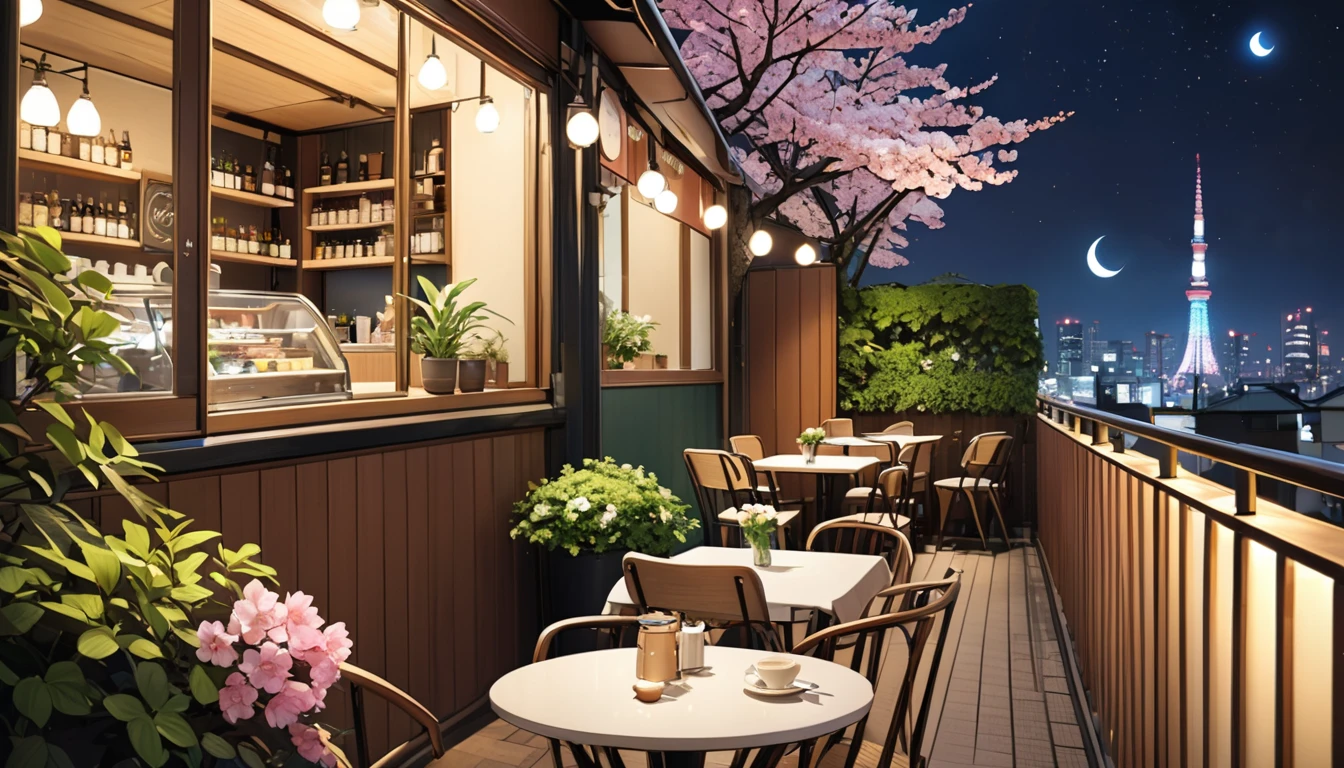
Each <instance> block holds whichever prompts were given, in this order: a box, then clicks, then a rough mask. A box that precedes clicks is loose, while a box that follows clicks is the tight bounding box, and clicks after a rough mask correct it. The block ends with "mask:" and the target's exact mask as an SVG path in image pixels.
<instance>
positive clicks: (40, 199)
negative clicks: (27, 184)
mask: <svg viewBox="0 0 1344 768" xmlns="http://www.w3.org/2000/svg"><path fill="white" fill-rule="evenodd" d="M50 221H51V209H50V208H49V207H47V193H46V192H43V191H42V188H41V187H38V190H37V191H36V192H34V193H33V226H34V227H45V226H49V222H50Z"/></svg>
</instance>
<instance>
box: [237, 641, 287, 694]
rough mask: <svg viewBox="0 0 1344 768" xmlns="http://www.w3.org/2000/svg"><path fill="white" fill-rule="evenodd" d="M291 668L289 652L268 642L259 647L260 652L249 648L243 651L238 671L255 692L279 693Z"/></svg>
mask: <svg viewBox="0 0 1344 768" xmlns="http://www.w3.org/2000/svg"><path fill="white" fill-rule="evenodd" d="M292 666H294V660H293V659H291V658H290V657H289V651H286V650H285V649H284V648H281V647H280V646H278V645H276V644H275V643H269V642H268V643H266V644H265V645H263V646H261V650H260V651H256V650H253V649H251V648H248V649H247V650H246V651H244V652H243V663H242V664H239V665H238V671H240V672H243V673H245V674H246V675H247V679H248V682H250V683H252V686H253V687H255V688H256V689H257V690H265V691H266V692H267V693H279V692H280V689H281V688H283V687H284V685H285V681H286V680H288V679H289V677H290V675H289V669H290V667H292Z"/></svg>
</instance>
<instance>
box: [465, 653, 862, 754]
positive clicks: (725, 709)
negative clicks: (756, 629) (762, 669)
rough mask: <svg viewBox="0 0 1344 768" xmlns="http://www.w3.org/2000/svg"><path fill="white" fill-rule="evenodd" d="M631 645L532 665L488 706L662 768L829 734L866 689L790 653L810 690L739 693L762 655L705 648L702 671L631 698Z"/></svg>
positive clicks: (858, 680)
mask: <svg viewBox="0 0 1344 768" xmlns="http://www.w3.org/2000/svg"><path fill="white" fill-rule="evenodd" d="M636 653H637V651H636V649H634V648H618V649H612V650H604V651H593V652H590V653H578V654H574V655H571V656H561V657H558V658H554V659H548V660H546V661H542V662H539V663H537V664H530V665H528V666H525V667H522V668H520V669H516V670H514V671H512V672H510V673H509V674H507V675H505V676H504V677H502V678H500V679H499V680H498V681H497V682H496V683H495V684H494V685H493V686H492V687H491V688H490V704H491V706H492V707H494V710H495V713H496V714H498V715H499V716H500V717H501V718H503V719H504V720H505V721H507V722H508V723H509V724H511V725H514V726H516V727H518V728H522V729H523V730H525V731H529V732H531V733H535V734H539V735H541V736H545V737H547V738H551V739H559V740H560V741H565V742H571V743H574V744H581V745H584V746H592V747H612V748H616V749H631V750H639V751H642V752H651V753H662V754H663V756H664V758H665V760H667V762H668V763H669V764H675V765H698V764H700V763H701V762H702V761H703V755H704V753H705V752H718V751H731V750H737V749H751V748H755V747H771V746H778V745H786V744H792V743H796V742H799V741H806V740H808V739H813V738H817V737H819V736H824V735H826V734H829V733H834V732H835V731H838V730H840V729H842V728H844V727H846V726H848V725H850V724H852V723H854V722H857V721H858V720H859V719H860V718H862V717H863V716H864V715H865V714H867V713H868V709H869V707H871V706H872V703H873V688H872V686H871V685H869V684H868V680H867V679H866V678H865V677H863V675H860V674H858V673H857V672H854V671H852V670H850V669H849V668H848V667H843V666H840V665H839V664H832V663H831V662H828V661H822V660H819V659H814V658H811V657H807V656H794V657H792V658H794V659H796V660H797V661H798V663H799V665H800V666H801V670H800V671H799V673H798V677H799V679H801V680H806V681H808V682H811V683H816V684H817V686H818V689H817V691H816V692H807V693H802V694H798V695H795V696H789V697H767V696H756V695H752V694H750V693H747V692H746V691H744V690H743V683H744V681H743V677H744V676H745V674H746V670H747V668H748V667H750V666H751V665H752V664H753V663H755V662H756V661H757V660H759V659H762V658H765V657H766V656H777V655H780V654H771V653H768V652H766V651H756V650H748V649H743V648H725V647H719V646H709V647H706V648H705V664H706V668H705V670H704V671H703V672H700V673H698V674H694V675H689V676H687V677H686V678H684V679H683V680H682V681H680V682H672V683H669V684H668V686H667V689H666V690H665V691H664V692H663V697H662V699H660V700H659V701H656V702H653V703H651V704H645V703H643V702H641V701H638V700H637V699H635V694H634V690H633V689H632V686H633V685H634V683H635V654H636Z"/></svg>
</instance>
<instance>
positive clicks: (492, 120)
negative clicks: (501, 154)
mask: <svg viewBox="0 0 1344 768" xmlns="http://www.w3.org/2000/svg"><path fill="white" fill-rule="evenodd" d="M498 127H499V110H498V109H495V103H494V102H493V101H491V100H490V97H489V96H487V97H485V100H484V101H482V102H481V108H480V109H478V110H476V130H478V131H480V132H481V133H494V132H495V129H496V128H498Z"/></svg>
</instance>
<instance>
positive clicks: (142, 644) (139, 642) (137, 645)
mask: <svg viewBox="0 0 1344 768" xmlns="http://www.w3.org/2000/svg"><path fill="white" fill-rule="evenodd" d="M126 650H128V651H130V652H131V653H133V654H135V655H136V656H139V657H140V658H142V659H162V658H163V649H161V648H159V646H158V644H157V643H155V642H153V641H152V640H146V639H145V638H143V637H138V638H136V639H135V640H132V641H131V645H130V647H129V648H127V649H126Z"/></svg>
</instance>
